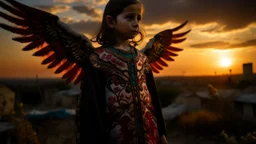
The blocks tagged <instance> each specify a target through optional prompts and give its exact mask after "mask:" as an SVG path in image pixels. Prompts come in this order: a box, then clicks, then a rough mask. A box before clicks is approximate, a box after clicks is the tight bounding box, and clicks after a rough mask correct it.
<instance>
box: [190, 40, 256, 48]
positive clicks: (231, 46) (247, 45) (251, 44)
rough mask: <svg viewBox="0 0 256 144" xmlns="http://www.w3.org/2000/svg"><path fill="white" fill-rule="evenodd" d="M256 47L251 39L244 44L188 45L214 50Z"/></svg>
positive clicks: (208, 43) (221, 42)
mask: <svg viewBox="0 0 256 144" xmlns="http://www.w3.org/2000/svg"><path fill="white" fill-rule="evenodd" d="M250 46H254V47H256V39H251V40H248V41H245V42H240V43H236V44H232V43H228V42H224V41H213V42H204V43H197V44H193V45H190V47H193V48H214V49H232V48H244V47H250Z"/></svg>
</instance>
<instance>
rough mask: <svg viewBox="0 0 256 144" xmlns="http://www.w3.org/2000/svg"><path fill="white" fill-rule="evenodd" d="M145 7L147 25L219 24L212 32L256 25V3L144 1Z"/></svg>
mask: <svg viewBox="0 0 256 144" xmlns="http://www.w3.org/2000/svg"><path fill="white" fill-rule="evenodd" d="M141 2H142V3H143V4H144V7H145V14H144V20H143V21H144V23H145V24H147V25H149V24H153V23H158V24H159V23H160V24H161V23H166V22H168V21H175V22H180V23H182V22H184V21H185V20H189V22H194V23H196V24H206V23H211V22H216V23H218V24H220V25H221V26H219V27H216V28H215V29H212V30H211V31H215V32H221V31H231V30H235V29H242V28H245V27H247V26H248V25H249V24H251V23H253V22H256V15H255V13H256V11H255V5H256V1H255V0H236V1H234V2H233V1H230V0H172V1H170V0H157V1H156V0H141Z"/></svg>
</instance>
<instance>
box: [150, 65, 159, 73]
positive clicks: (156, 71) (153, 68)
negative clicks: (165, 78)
mask: <svg viewBox="0 0 256 144" xmlns="http://www.w3.org/2000/svg"><path fill="white" fill-rule="evenodd" d="M151 69H152V71H153V72H154V73H159V71H158V70H156V68H155V67H154V66H153V65H151Z"/></svg>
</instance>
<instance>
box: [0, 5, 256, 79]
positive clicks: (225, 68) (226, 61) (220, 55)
mask: <svg viewBox="0 0 256 144" xmlns="http://www.w3.org/2000/svg"><path fill="white" fill-rule="evenodd" d="M18 1H20V2H22V3H24V4H27V5H30V6H35V7H38V8H41V9H43V10H45V11H48V12H51V13H54V14H56V15H58V16H59V17H60V18H61V20H62V21H64V22H66V23H68V24H70V26H71V27H72V28H74V29H75V30H77V31H79V32H81V33H84V34H85V35H87V36H88V37H90V36H91V35H92V34H93V32H91V31H90V30H89V29H90V28H89V26H91V25H93V24H91V25H89V24H88V23H89V22H95V23H100V20H101V15H102V13H103V8H104V2H105V1H104V0H101V1H99V3H95V1H92V0H91V1H90V0H89V2H88V1H87V2H83V1H81V2H80V3H72V2H71V1H68V0H66V1H62V2H60V1H57V0H47V1H46V2H44V1H38V2H35V1H33V2H32V0H23V1H21V0H18ZM162 1H166V2H167V1H168V0H162ZM208 1H210V0H208ZM241 1H242V0H241ZM247 1H248V2H252V3H255V2H253V1H251V0H247ZM142 2H143V0H142ZM186 2H187V4H191V3H189V1H188V0H184V1H183V3H186ZM148 3H149V4H145V15H146V16H145V23H143V21H142V23H143V28H144V29H145V31H146V34H147V36H146V38H145V39H144V41H143V43H142V44H141V45H139V46H138V49H141V48H143V47H144V46H145V44H146V42H148V40H149V39H150V38H151V37H152V36H154V34H156V33H157V32H160V31H161V30H165V29H168V28H174V27H176V26H178V25H179V24H181V23H183V22H184V21H185V20H189V23H188V24H187V25H186V27H184V28H183V29H182V30H181V31H186V30H188V29H191V32H190V33H189V34H188V35H187V40H186V41H184V42H183V43H180V44H176V45H173V46H175V47H179V48H183V49H184V50H183V51H182V52H179V53H178V54H179V56H178V57H175V58H174V59H175V61H174V62H169V63H168V64H169V66H168V67H164V70H162V71H160V74H155V76H199V75H215V74H217V75H225V74H228V73H229V71H230V70H232V73H233V74H241V73H242V72H243V68H242V65H243V64H244V63H253V71H254V73H256V58H255V56H256V37H255V36H256V19H255V17H254V19H253V18H250V16H248V19H246V20H247V21H246V20H244V22H246V24H244V25H242V24H241V25H240V26H235V25H232V24H233V23H231V22H229V21H225V20H223V19H225V18H229V17H230V21H233V22H236V21H241V20H243V19H245V18H244V17H245V16H243V18H240V17H237V16H236V17H235V16H234V15H231V14H230V15H228V13H232V10H230V11H228V9H227V15H223V16H221V14H220V15H216V16H215V17H213V18H212V19H211V18H209V17H207V16H204V15H205V14H202V15H200V14H195V16H194V15H193V14H191V13H188V12H186V11H189V10H186V9H184V14H179V15H177V16H176V17H177V18H176V17H175V15H174V14H173V15H172V16H170V17H171V18H170V19H168V14H164V16H165V17H164V16H162V17H161V19H160V18H158V17H156V19H155V21H153V20H151V19H149V18H147V16H148V15H150V14H151V13H150V12H148V13H147V10H149V11H150V8H151V7H152V6H151V5H150V3H151V4H152V5H153V4H154V2H153V0H152V2H151V1H149V2H148ZM183 3H180V4H179V6H180V5H182V4H183ZM72 4H73V5H72ZM75 4H77V5H78V6H80V5H81V6H83V5H85V4H86V5H89V6H90V7H91V8H93V9H95V11H94V13H93V14H91V13H89V12H91V11H78V10H77V9H76V7H75V6H74V5H75ZM57 5H62V7H56V6H57ZM191 5H192V4H191ZM43 6H44V7H43ZM47 6H48V7H47ZM53 6H55V7H54V8H53ZM213 6H214V5H213ZM218 6H219V5H218V4H216V8H218ZM50 8H51V9H50ZM183 8H184V7H183ZM238 8H239V7H238ZM163 9H164V8H163ZM244 9H246V8H242V7H241V10H244ZM247 9H248V8H247ZM158 10H159V11H160V8H159V9H158ZM0 11H4V10H2V9H1V8H0ZM162 11H163V12H164V10H162ZM177 11H178V12H180V13H181V12H182V11H181V10H179V9H178V10H177ZM212 11H214V10H212ZM207 12H208V13H209V16H211V11H210V10H209V11H206V13H207ZM224 12H225V11H223V13H224ZM242 13H243V12H242ZM244 13H245V12H244ZM186 14H187V15H186ZM246 14H247V13H245V14H244V15H246ZM196 16H198V19H196V18H197V17H196ZM246 16H247V15H246ZM148 17H149V16H148ZM231 17H232V18H231ZM153 18H154V16H152V19H153ZM214 18H216V19H214ZM236 19H237V20H236ZM0 23H7V22H6V21H5V20H3V19H2V18H0ZM83 24H84V26H87V27H88V29H86V28H85V27H83ZM95 30H97V27H94V32H96V31H95ZM15 36H17V35H14V34H11V33H10V32H6V31H4V30H3V29H0V78H9V77H11V78H14V77H15V78H17V77H19V78H21V77H22V78H31V77H36V75H38V76H39V77H61V75H60V74H59V75H57V74H54V69H47V66H46V65H41V61H42V58H40V57H33V56H32V54H33V53H34V52H35V51H29V52H24V51H22V50H21V49H22V47H24V46H25V45H26V44H19V43H17V42H14V41H12V40H11V38H12V37H15Z"/></svg>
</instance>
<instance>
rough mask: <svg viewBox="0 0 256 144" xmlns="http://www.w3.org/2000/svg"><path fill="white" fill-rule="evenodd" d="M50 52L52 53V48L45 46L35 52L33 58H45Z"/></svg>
mask: <svg viewBox="0 0 256 144" xmlns="http://www.w3.org/2000/svg"><path fill="white" fill-rule="evenodd" d="M50 51H52V48H51V46H50V45H47V46H46V47H43V48H41V49H40V50H39V51H37V52H35V53H34V54H33V56H45V55H47V54H48V53H49V52H50Z"/></svg>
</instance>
